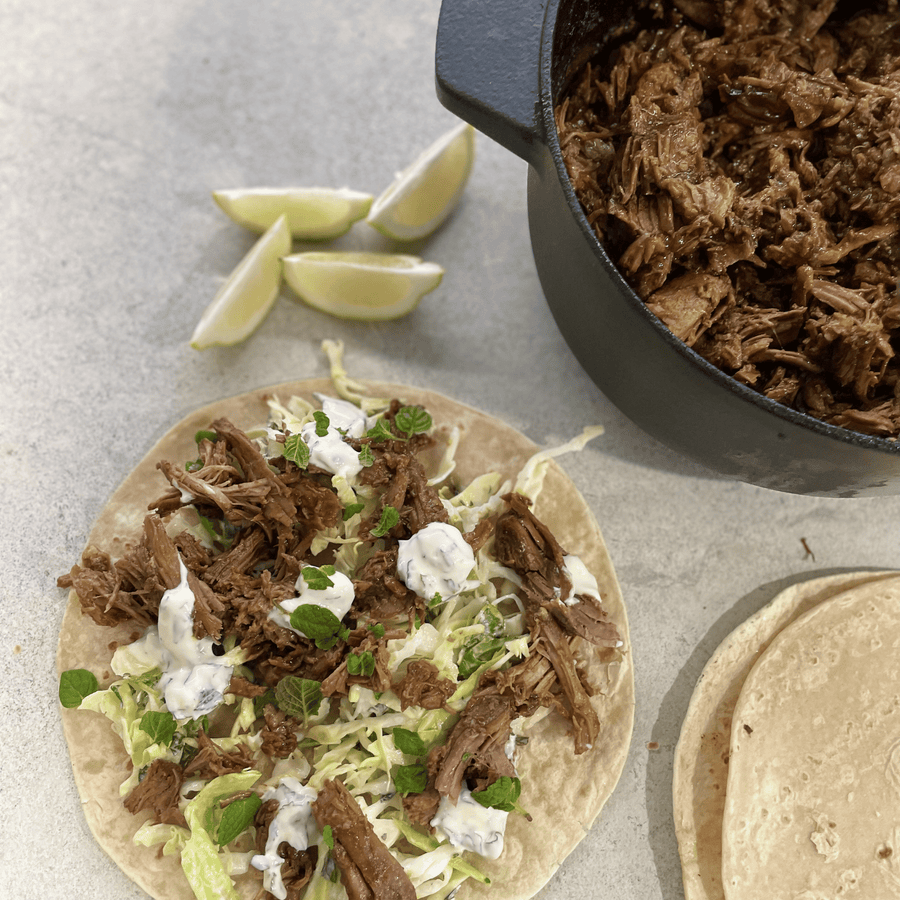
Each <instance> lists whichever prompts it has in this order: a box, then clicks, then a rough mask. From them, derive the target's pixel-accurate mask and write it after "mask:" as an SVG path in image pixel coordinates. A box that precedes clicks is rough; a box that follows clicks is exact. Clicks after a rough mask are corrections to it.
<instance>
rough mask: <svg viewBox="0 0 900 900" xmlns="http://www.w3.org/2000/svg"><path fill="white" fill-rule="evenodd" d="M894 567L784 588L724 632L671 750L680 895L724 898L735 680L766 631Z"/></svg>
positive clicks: (693, 899) (694, 899)
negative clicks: (725, 818) (725, 822)
mask: <svg viewBox="0 0 900 900" xmlns="http://www.w3.org/2000/svg"><path fill="white" fill-rule="evenodd" d="M895 577H896V573H895V572H884V571H882V572H871V571H870V572H848V573H842V574H839V575H829V576H825V577H821V578H814V579H811V580H809V581H805V582H801V583H799V584H795V585H792V586H790V587H789V588H786V589H785V590H783V591H781V592H780V593H779V594H777V595H776V596H775V597H774V598H773V599H772V600H771V601H770V602H769V603H768V604H766V605H765V606H764V607H762V608H761V609H759V610H758V611H757V612H756V613H754V614H753V615H752V616H750V618H748V619H747V620H745V621H744V622H742V623H741V625H739V626H738V627H737V628H736V629H735V630H734V631H732V632H731V634H729V635H728V637H726V638H725V640H723V641H722V642H721V643H720V644H719V646H718V647H717V649H716V650H715V652H714V653H713V654H712V656H711V657H710V658H709V660H708V661H707V663H706V665H705V666H704V668H703V671H702V673H701V675H700V678H699V679H698V680H697V684H696V686H695V688H694V692H693V694H692V695H691V700H690V703H689V705H688V710H687V713H686V714H685V717H684V721H683V723H682V727H681V734H680V737H679V740H678V745H677V747H676V750H675V759H674V768H673V779H672V795H673V796H672V801H673V812H674V819H675V834H676V837H677V840H678V853H679V856H680V859H681V870H682V879H683V884H684V896H685V900H724V898H725V893H724V889H723V887H722V818H723V815H724V812H725V790H726V785H727V781H728V762H729V747H730V743H731V729H732V717H733V715H734V707H735V704H736V703H737V700H738V696H739V695H740V691H741V686H742V685H743V683H744V679H745V678H746V677H747V674H748V672H749V671H750V669H751V667H752V666H753V664H754V662H756V660H757V659H758V658H759V656H760V654H761V653H762V652H763V651H764V650H765V649H766V647H768V646H769V644H770V643H771V642H772V640H773V638H774V637H775V636H776V635H777V634H778V633H779V632H780V631H781V630H782V629H783V628H785V627H786V626H787V625H789V624H790V623H791V622H793V621H794V620H795V619H797V618H799V617H800V616H801V615H803V614H804V613H805V612H807V611H808V610H810V609H812V608H813V607H815V606H818V605H819V604H820V603H823V602H825V601H827V600H829V599H830V598H832V597H835V596H837V595H839V594H841V593H843V592H845V591H847V590H849V589H851V588H854V587H856V586H858V585H862V584H866V583H868V582H872V581H875V580H879V579H886V578H895Z"/></svg>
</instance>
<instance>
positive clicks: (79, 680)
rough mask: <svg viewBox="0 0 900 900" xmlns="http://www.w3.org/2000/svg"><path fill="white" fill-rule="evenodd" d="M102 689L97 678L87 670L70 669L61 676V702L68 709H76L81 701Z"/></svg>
mask: <svg viewBox="0 0 900 900" xmlns="http://www.w3.org/2000/svg"><path fill="white" fill-rule="evenodd" d="M99 688H100V684H99V682H98V681H97V676H96V675H94V673H93V672H89V671H88V670H87V669H68V670H67V671H65V672H63V673H62V674H61V675H60V676H59V702H60V703H61V704H62V705H63V706H64V707H65V708H66V709H76V708H77V707H79V706H81V701H82V700H84V698H85V697H89V696H90V695H91V694H93V693H94V691H96V690H98V689H99Z"/></svg>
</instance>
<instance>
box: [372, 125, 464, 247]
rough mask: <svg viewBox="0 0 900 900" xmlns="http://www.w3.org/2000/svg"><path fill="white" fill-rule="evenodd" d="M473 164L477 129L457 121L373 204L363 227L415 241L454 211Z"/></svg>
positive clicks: (427, 233) (399, 239)
mask: <svg viewBox="0 0 900 900" xmlns="http://www.w3.org/2000/svg"><path fill="white" fill-rule="evenodd" d="M474 160H475V129H474V128H473V127H472V126H471V125H469V124H468V123H467V122H461V123H460V124H459V125H456V126H455V127H454V128H451V129H450V130H449V131H448V132H446V133H445V134H444V135H442V136H441V137H439V138H438V139H437V140H436V141H435V142H434V143H433V144H432V145H431V146H430V147H429V148H428V149H427V150H425V151H424V152H423V153H421V154H420V155H419V156H418V158H417V159H416V160H415V161H414V162H413V163H412V164H411V165H409V166H407V168H405V169H404V170H403V171H402V172H400V173H399V174H398V175H397V177H396V178H395V179H394V181H393V182H392V183H391V184H390V185H388V187H387V188H386V189H385V190H384V191H383V192H382V193H381V195H380V196H378V197H377V198H376V199H375V202H374V203H373V204H372V207H371V209H370V210H369V213H368V216H367V217H366V222H367V223H368V224H369V225H371V226H372V227H373V228H375V229H376V230H377V231H379V232H381V233H382V234H383V235H385V236H386V237H389V238H392V239H394V240H397V241H414V240H419V239H420V238H424V237H427V236H428V235H430V234H431V233H432V232H434V231H435V230H437V228H438V227H440V225H442V224H443V222H444V221H445V220H446V219H447V217H448V216H449V215H450V213H451V212H453V210H454V209H455V208H456V205H457V204H458V203H459V199H460V197H461V196H462V193H463V190H464V189H465V186H466V182H467V181H468V180H469V175H470V173H471V171H472V164H473V162H474Z"/></svg>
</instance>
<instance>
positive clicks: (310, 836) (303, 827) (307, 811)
mask: <svg viewBox="0 0 900 900" xmlns="http://www.w3.org/2000/svg"><path fill="white" fill-rule="evenodd" d="M262 799H263V802H265V801H267V800H277V801H278V812H277V813H275V817H274V818H273V819H272V822H271V823H270V825H269V835H268V837H267V838H266V852H265V853H258V854H256V855H255V856H254V857H252V858H251V860H250V865H251V866H253V868H254V869H259V870H260V871H261V872H262V873H263V887H264V888H265V889H266V890H267V891H269V892H270V893H271V894H272V895H273V896H274V897H276V898H277V900H285V898H286V897H287V888H286V887H285V884H284V880H283V879H282V877H281V866H282V863H283V862H284V859H282V857H280V856H279V855H278V848H279V846H281V843H282V842H283V841H287V843H288V844H290V845H291V846H292V847H293V848H294V849H295V850H306V849H308V848H309V845H310V844H312V843H313V842H314V841H315V839H316V834H317V831H318V829H317V827H316V822H315V819H314V818H313V815H312V803H313V801H314V800H315V799H316V792H315V791H314V790H313V789H312V788H310V787H306V786H304V785H302V784H301V783H300V782H299V781H297V779H296V778H283V779H282V780H281V782H280V783H279V785H278V787H275V788H269V790H267V791H266V792H265V793H264V794H263V796H262Z"/></svg>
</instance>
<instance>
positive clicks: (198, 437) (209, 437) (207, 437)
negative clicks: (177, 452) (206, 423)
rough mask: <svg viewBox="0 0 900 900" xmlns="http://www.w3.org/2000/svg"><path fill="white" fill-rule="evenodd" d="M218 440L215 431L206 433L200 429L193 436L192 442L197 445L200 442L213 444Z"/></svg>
mask: <svg viewBox="0 0 900 900" xmlns="http://www.w3.org/2000/svg"><path fill="white" fill-rule="evenodd" d="M218 439H219V435H218V434H217V433H216V432H215V431H207V430H206V429H201V430H200V431H198V432H197V433H196V434H195V435H194V441H195V442H196V443H198V444H199V443H200V442H201V441H212V442H213V443H215V442H216V441H217V440H218Z"/></svg>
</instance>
